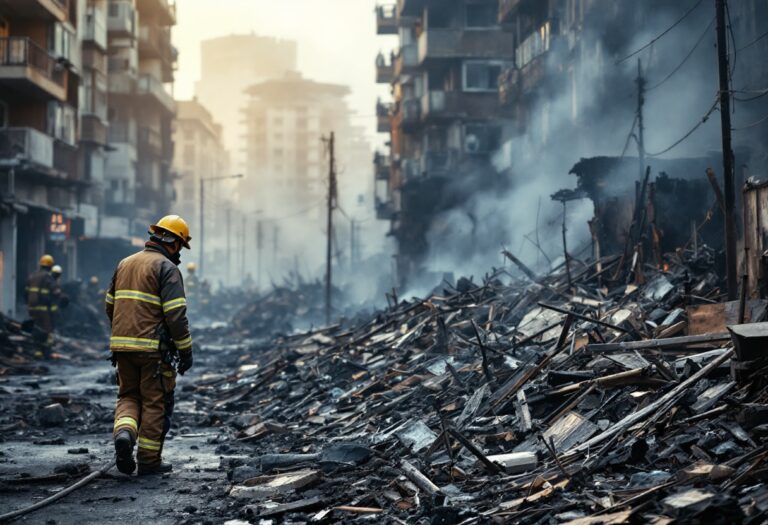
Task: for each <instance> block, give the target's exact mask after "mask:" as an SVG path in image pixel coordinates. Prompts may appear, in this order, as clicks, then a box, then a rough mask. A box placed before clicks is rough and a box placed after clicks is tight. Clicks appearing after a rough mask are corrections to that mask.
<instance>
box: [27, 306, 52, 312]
mask: <svg viewBox="0 0 768 525" xmlns="http://www.w3.org/2000/svg"><path fill="white" fill-rule="evenodd" d="M27 309H28V310H29V311H30V312H47V311H49V309H50V310H53V309H55V307H48V306H30V307H28V308H27Z"/></svg>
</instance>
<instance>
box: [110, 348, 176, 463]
mask: <svg viewBox="0 0 768 525" xmlns="http://www.w3.org/2000/svg"><path fill="white" fill-rule="evenodd" d="M114 356H115V359H116V361H117V381H118V393H117V408H116V409H115V426H114V435H117V433H118V432H119V431H121V430H128V431H129V432H130V433H131V436H132V437H133V440H134V441H135V442H137V443H138V445H139V447H138V452H137V454H136V461H137V462H138V463H139V464H140V465H148V466H155V465H159V464H160V463H161V455H162V452H163V441H164V440H165V435H166V434H167V433H168V430H170V428H171V416H172V415H173V404H174V399H173V390H174V388H176V371H175V370H174V369H173V367H171V366H169V365H167V364H165V363H163V362H162V360H161V359H160V354H156V353H147V352H115V354H114Z"/></svg>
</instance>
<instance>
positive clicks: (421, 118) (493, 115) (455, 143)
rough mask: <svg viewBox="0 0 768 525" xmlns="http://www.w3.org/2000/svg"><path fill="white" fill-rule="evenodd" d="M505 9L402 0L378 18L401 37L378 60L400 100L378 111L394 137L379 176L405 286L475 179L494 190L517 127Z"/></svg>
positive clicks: (378, 160)
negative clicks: (496, 163)
mask: <svg viewBox="0 0 768 525" xmlns="http://www.w3.org/2000/svg"><path fill="white" fill-rule="evenodd" d="M498 10H499V5H498V1H497V0H466V1H465V0H457V1H452V2H442V1H439V0H400V1H399V2H398V3H397V4H392V5H388V6H381V7H380V8H379V9H377V11H376V18H377V32H378V34H381V35H391V34H393V33H397V34H398V35H399V48H398V49H397V50H395V51H394V53H392V54H391V56H390V58H389V59H388V58H387V57H385V56H379V57H377V60H376V68H377V79H378V81H379V82H383V83H391V85H392V94H393V99H394V100H393V101H392V103H391V105H386V104H384V105H382V104H381V103H379V104H377V110H376V112H377V116H378V118H379V126H378V129H379V131H387V132H388V133H390V136H391V137H390V139H391V140H390V145H391V146H390V151H389V152H380V153H379V154H377V155H376V156H375V157H374V164H375V166H374V172H375V180H376V207H377V212H378V217H379V218H380V219H382V220H388V221H391V224H392V229H391V233H392V235H393V236H394V237H395V238H396V239H397V243H398V254H397V266H398V274H399V276H400V280H401V281H402V280H403V279H404V278H405V277H406V276H409V275H413V274H414V273H416V272H418V271H419V266H420V263H421V262H422V261H423V259H424V257H425V256H426V255H427V253H428V250H429V247H428V245H427V240H426V232H427V231H428V230H429V229H430V227H431V226H432V225H433V222H434V221H435V220H438V217H439V215H440V213H441V212H443V211H445V210H448V209H450V208H452V207H454V206H457V205H458V204H460V202H461V201H462V200H463V199H464V198H466V197H468V196H469V194H470V192H468V191H467V190H466V189H461V187H462V186H464V187H466V186H471V184H467V183H468V180H470V179H475V178H476V180H477V184H478V185H484V186H486V187H487V186H488V185H489V184H490V185H492V184H493V183H494V182H493V181H494V173H495V172H494V170H493V167H492V164H491V155H492V153H493V152H494V151H496V149H497V148H498V147H499V143H500V139H501V137H502V134H503V133H504V130H503V128H504V126H505V125H509V121H508V120H507V119H505V117H506V116H507V115H506V110H505V108H504V107H503V106H502V105H501V104H500V101H499V95H498V77H499V75H500V74H501V71H502V70H504V69H505V68H506V67H507V66H508V65H509V64H511V63H512V62H513V60H514V51H515V41H514V34H513V33H512V32H511V31H508V30H507V29H506V28H505V27H503V26H502V25H500V24H499V21H498ZM387 121H388V122H387Z"/></svg>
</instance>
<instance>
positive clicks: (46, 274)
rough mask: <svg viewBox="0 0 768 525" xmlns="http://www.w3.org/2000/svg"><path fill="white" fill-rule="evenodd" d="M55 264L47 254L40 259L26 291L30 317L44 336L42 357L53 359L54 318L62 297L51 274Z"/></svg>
mask: <svg viewBox="0 0 768 525" xmlns="http://www.w3.org/2000/svg"><path fill="white" fill-rule="evenodd" d="M54 264H55V261H54V260H53V257H52V256H50V255H48V254H46V255H43V256H42V257H40V267H39V269H38V270H37V271H35V272H33V273H32V274H30V276H29V278H28V279H27V286H26V288H25V290H24V295H25V296H26V297H25V298H26V301H27V310H28V311H29V316H30V317H31V318H32V319H33V320H34V322H35V327H36V328H37V329H38V330H40V333H41V334H42V338H43V341H42V347H43V348H42V351H41V352H40V356H41V357H42V356H45V357H51V353H52V351H53V343H54V340H53V316H54V315H55V314H56V312H57V310H58V309H59V296H60V295H61V292H60V289H59V285H58V284H57V282H56V279H54V277H53V275H52V274H51V270H52V268H53V266H54Z"/></svg>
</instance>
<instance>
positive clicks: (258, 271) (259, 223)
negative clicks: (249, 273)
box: [256, 219, 263, 291]
mask: <svg viewBox="0 0 768 525" xmlns="http://www.w3.org/2000/svg"><path fill="white" fill-rule="evenodd" d="M262 225H263V222H262V220H261V219H259V220H258V221H257V222H256V289H257V290H258V291H261V247H262V242H263V236H262Z"/></svg>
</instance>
